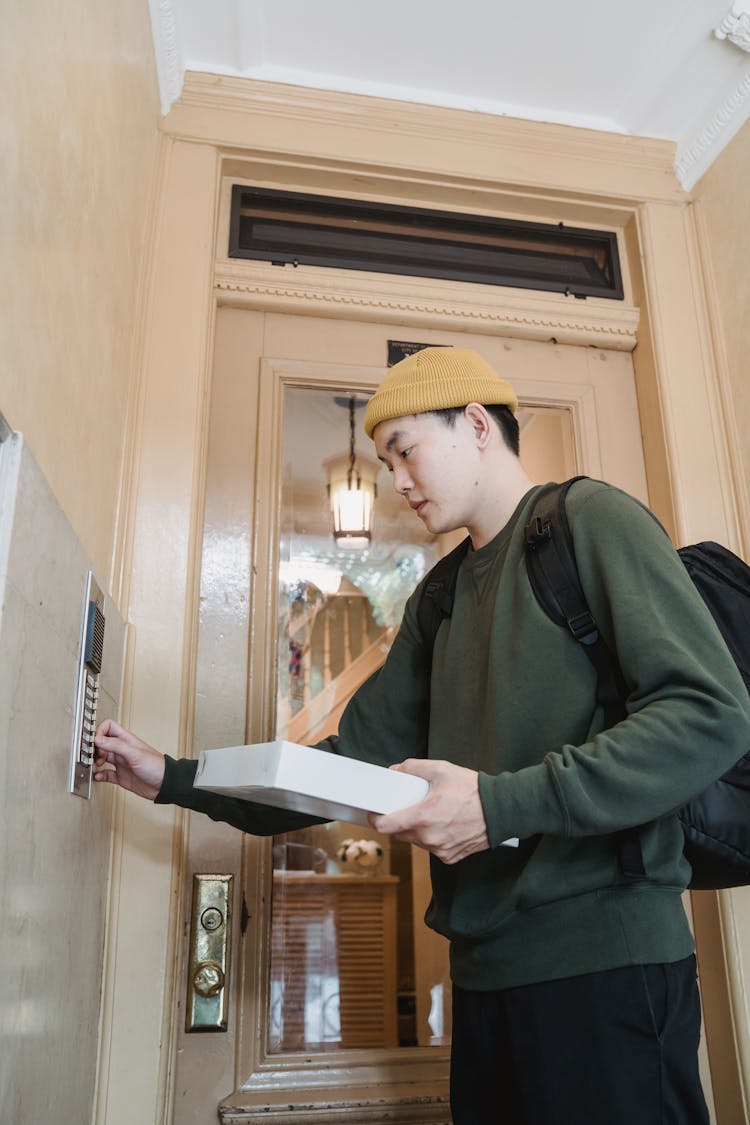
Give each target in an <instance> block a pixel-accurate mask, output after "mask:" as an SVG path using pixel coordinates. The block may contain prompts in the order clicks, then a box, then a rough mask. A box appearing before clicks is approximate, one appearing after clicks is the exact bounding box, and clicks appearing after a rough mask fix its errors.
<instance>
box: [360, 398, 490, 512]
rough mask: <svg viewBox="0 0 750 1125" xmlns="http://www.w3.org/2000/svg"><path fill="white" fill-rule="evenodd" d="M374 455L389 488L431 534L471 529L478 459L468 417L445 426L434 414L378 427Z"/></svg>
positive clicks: (409, 417)
mask: <svg viewBox="0 0 750 1125" xmlns="http://www.w3.org/2000/svg"><path fill="white" fill-rule="evenodd" d="M373 440H374V442H375V451H376V453H377V455H378V457H379V458H380V460H381V461H382V462H383V463H384V464H385V465H386V466H387V468H388V470H389V472H390V473H391V474H392V478H393V487H394V489H395V491H396V492H398V493H400V494H401V495H402V496H404V497H405V499H406V500H407V501H408V503H409V506H410V507H411V508H412V510H413V511H415V512H416V514H417V515H418V516H419V518H420V519H421V520H422V522H423V523H424V525H425V527H426V528H427V530H428V531H430V532H432V533H433V534H437V533H439V532H446V531H454V530H455V529H456V528H458V527H470V526H471V524H472V522H473V513H474V506H475V505H476V504H477V503H478V498H479V495H480V489H479V470H480V465H479V458H478V452H477V447H476V441H475V434H474V427H473V425H472V423H471V421H470V420H469V419H468V418H467V417H466V415H465V414H464V415H459V416H457V417H456V420H455V425H454V426H448V425H446V423H445V422H444V421H442V420H441V419H440V418H438V417H436V416H435V415H434V414H412V415H407V416H406V417H403V418H390V419H388V420H386V421H385V422H380V423H379V425H378V426H376V427H375V432H374V434H373Z"/></svg>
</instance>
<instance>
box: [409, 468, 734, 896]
mask: <svg viewBox="0 0 750 1125" xmlns="http://www.w3.org/2000/svg"><path fill="white" fill-rule="evenodd" d="M580 479H581V478H580V477H573V478H572V480H569V481H565V482H564V483H563V484H556V485H550V486H549V487H548V488H546V489H544V490H543V491H542V492H540V494H539V496H538V497H537V499H536V502H535V504H534V507H533V509H532V512H531V517H530V519H529V522H528V524H527V526H526V529H525V534H526V565H527V568H528V573H529V580H530V582H531V586H532V589H533V591H534V594H535V595H536V598H537V600H538V602H539V604H540V605H541V607H542V609H543V610H544V611H545V613H546V614H547V615H548V617H550V618H551V620H552V621H554V622H555V623H556V624H557V625H560V626H562V627H563V628H566V629H569V630H570V632H571V633H572V635H573V637H574V638H575V639H576V641H578V643H579V644H581V645H583V649H584V652H585V653H586V655H587V656H588V658H589V659H590V660H591V662H592V664H593V665H594V667H595V668H596V672H597V692H596V698H597V701H598V702H599V703H600V704H601V705H602V707H603V708H604V715H605V724H606V726H613V725H614V724H615V723H616V722H618V721H619V720H620V718H622V716H623V714H624V707H623V700H624V698H625V685H624V682H623V680H622V675H621V673H620V669H619V667H618V664H617V661H616V659H615V657H614V656H613V654H612V653H611V652H610V650H609V649H608V647H607V645H606V643H605V641H604V639H603V638H602V636H601V634H600V633H599V630H598V628H597V625H596V622H595V620H594V618H593V616H592V614H591V611H590V610H589V607H588V605H587V604H586V598H585V596H584V593H583V590H582V588H581V583H580V579H579V577H578V569H577V567H576V561H575V555H574V553H573V541H572V537H571V534H570V528H569V526H568V521H567V516H566V512H565V497H566V495H567V492H568V489H569V488H570V486H571V484H573V483H574V481H576V480H580ZM468 548H469V540H468V539H465V540H464V541H463V542H462V543H460V544H459V545H458V547H456V548H455V549H454V550H453V551H451V553H450V554H448V555H446V556H445V557H444V558H442V559H440V561H439V562H438V563H437V564H436V565H435V566H434V567H433V568H432V570H431V571H430V573H429V574H428V576H427V581H426V582H425V586H424V590H423V593H422V597H421V599H420V603H419V606H418V608H417V618H418V621H419V626H420V629H421V632H422V636H423V638H424V641H425V644H426V646H427V650H428V653H429V654H430V656H431V653H432V647H433V644H434V640H435V636H436V634H437V631H438V628H439V626H440V622H441V621H442V620H443V619H444V618H445V617H448V616H450V613H451V610H452V608H453V597H454V594H455V589H456V577H457V574H458V569H459V567H460V565H461V562H462V560H463V558H464V556H465V554H466V552H467V550H468ZM678 554H679V556H680V558H681V560H682V562H683V564H684V566H685V569H686V570H687V572H688V574H689V575H690V578H691V579H692V581H693V584H694V585H695V587H696V589H697V590H698V592H699V593H700V595H701V597H702V598H703V600H704V602H705V603H706V605H707V606H708V609H709V610H710V612H711V614H712V616H713V618H714V620H715V621H716V624H717V625H718V627H719V630H720V631H721V634H722V636H723V638H724V640H725V642H726V645H727V647H728V649H729V651H730V652H731V654H732V657H733V658H734V661H735V663H736V664H737V667H738V669H739V671H740V673H741V675H742V678H743V680H744V682H745V686H746V687H747V688H748V690H750V567H748V566H747V565H746V564H745V563H744V562H743V561H742V560H741V559H739V558H738V557H737V556H736V555H734V554H732V552H731V551H728V550H727V549H726V548H725V547H722V546H720V545H719V544H718V543H697V544H695V545H694V546H691V547H682V548H680V550H679V551H678ZM679 817H680V820H681V822H682V827H683V831H684V834H685V848H684V850H685V856H686V858H687V859H688V861H689V863H690V865H691V867H692V876H691V879H690V887H691V888H693V889H694V890H695V889H703V890H709V889H710V890H718V889H719V888H722V887H740V886H745V885H747V884H750V750H748V752H747V753H746V754H745V755H744V756H743V757H742V758H741V759H740V760H739V762H737V764H736V765H734V766H733V767H732V768H731V769H730V770H728V771H727V773H725V774H724V775H723V776H722V777H720V778H719V780H718V781H715V782H714V783H713V784H712V785H709V787H708V788H707V789H706V790H704V792H703V793H701V794H699V795H698V796H697V797H695V798H694V799H693V800H692V801H689V802H688V804H686V805H685V806H683V808H682V809H680V812H679ZM619 858H620V865H621V867H622V870H623V873H624V874H625V875H626V877H628V878H630V879H638V878H640V877H642V876H643V874H644V869H643V857H642V855H641V849H640V843H639V841H638V834H637V829H636V830H628V831H626V832H623V833H621V834H620V847H619Z"/></svg>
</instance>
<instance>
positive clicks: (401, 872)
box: [268, 387, 575, 1053]
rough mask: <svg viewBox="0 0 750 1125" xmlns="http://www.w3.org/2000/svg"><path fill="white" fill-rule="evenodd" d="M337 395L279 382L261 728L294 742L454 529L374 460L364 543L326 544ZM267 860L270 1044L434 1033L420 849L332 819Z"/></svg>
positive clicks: (381, 653) (355, 674)
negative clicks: (272, 653) (266, 710)
mask: <svg viewBox="0 0 750 1125" xmlns="http://www.w3.org/2000/svg"><path fill="white" fill-rule="evenodd" d="M350 397H351V396H348V395H343V396H342V395H340V394H339V393H337V392H334V391H324V390H315V389H309V388H299V387H287V388H286V389H285V392H284V431H283V442H282V456H283V473H282V495H281V498H280V501H281V508H280V512H281V518H280V553H279V560H280V563H279V565H280V571H279V603H278V649H277V651H278V661H277V670H276V683H277V699H276V704H277V706H276V713H277V724H276V736H277V737H278V738H285V739H287V740H289V741H291V742H298V743H302V744H305V745H312V744H314V743H316V742H319V741H320V740H321V739H323V738H325V737H327V736H328V735H329V734H332V733H335V732H336V730H337V727H338V721H339V718H340V716H341V713H342V711H343V709H344V707H345V706H346V703H347V702H348V700H349V699H350V698H351V696H352V695H353V693H354V692H355V691H356V689H357V687H358V686H359V685H360V684H361V683H363V682H364V680H365V679H367V677H368V676H370V675H371V674H372V673H373V672H374V671H375V670H376V669H377V668H378V667H379V666H380V664H382V662H383V660H384V659H385V655H386V653H387V651H388V647H389V646H390V644H391V642H392V640H393V637H394V635H395V632H396V630H397V628H398V625H399V623H400V620H401V615H402V612H403V607H404V604H405V602H406V599H407V598H408V596H409V595H410V594H411V592H412V591H413V589H414V587H415V586H416V584H417V583H418V582H419V580H420V579H421V578H422V577H423V575H424V574H425V573H426V571H427V570H428V569H429V568H430V567H431V566H432V565H433V564H434V563H435V562H436V561H437V559H438V558H439V557H440V556H441V555H442V554H444V553H445V551H446V550H447V549H449V548H450V547H451V546H452V545H453V543H454V542H457V541H458V540H459V539H460V538H461V537H462V534H463V533H457V534H456V535H455V536H454V537H452V538H451V539H450V540H448V541H444V542H441V541H439V540H438V539H437V538H436V537H435V536H433V535H431V534H430V533H429V532H427V531H426V529H425V528H424V526H423V525H422V523H421V521H419V520H418V519H417V518H415V517H414V515H413V513H411V512H410V511H409V509H408V507H407V505H406V504H405V502H404V500H403V498H402V497H399V496H396V494H395V493H394V492H393V489H392V487H391V482H390V477H389V475H388V473H387V472H386V470H385V469H384V468H382V466H381V467H380V471H377V479H376V484H377V497H376V500H375V504H374V517H373V528H372V538H371V540H370V542H369V543H365V544H364V545H360V546H355V547H352V546H345V545H341V543H340V542H335V541H334V538H333V522H332V513H331V507H330V503H329V496H328V493H327V487H326V486H327V477H328V476H329V474H331V473H332V469H331V466H332V464H334V463H335V461H336V460H337V457H338V455H342V456H343V457H345V459H347V458H348V461H349V463H350V462H351V456H350V453H351V450H350V411H351V405H350ZM355 399H356V400H358V401H357V403H356V405H355V407H354V413H355V435H356V439H355V440H356V448H355V471H356V469H358V468H361V470H362V472H363V474H364V471H365V468H366V466H365V465H364V464H363V462H365V461H367V460H368V459H369V460H372V458H373V448H372V445H371V443H370V442H369V441H368V440H367V439H366V438H365V436H364V433H363V431H362V417H363V411H364V403H365V396H364V395H357V396H355ZM519 420H520V421H521V425H522V432H523V435H524V436H523V437H522V446H523V441H524V439H526V446H527V450H528V460H527V462H526V466H527V471H529V472H530V473H531V474H532V475H533V476H534V478H535V479H537V480H545V479H562V478H563V476H564V475H570V473H572V472H574V471H575V466H574V464H573V462H574V456H573V442H572V428H571V425H570V417H569V415H568V414H567V412H566V411H562V410H546V409H541V408H536V409H534V410H524V411H521V413H520V419H519ZM525 456H526V455H525ZM375 469H376V470H377V463H376V466H375ZM407 756H408V748H404V757H407ZM273 869H274V870H273V903H272V940H271V988H270V1003H269V1012H268V1033H269V1048H270V1050H271V1051H272V1052H273V1053H283V1052H296V1051H304V1052H306V1053H309V1052H318V1051H330V1050H340V1049H351V1048H363V1049H365V1048H366V1049H372V1048H375V1047H395V1046H404V1047H410V1046H431V1045H435V1046H437V1045H439V1046H444V1045H446V1044H447V1043H448V1042H449V1031H450V983H449V973H448V947H447V943H446V942H445V940H444V939H443V938H441V937H439V936H438V935H436V934H434V933H432V932H431V931H429V930H428V929H427V928H426V927H425V925H424V922H423V920H422V919H423V915H424V912H425V909H426V907H427V904H428V902H429V894H430V891H429V863H428V857H427V855H426V853H424V852H423V851H421V850H420V849H417V848H412V847H411V846H410V845H407V844H402V843H399V842H398V841H394V840H391V839H390V838H388V837H383V836H379V835H378V834H377V833H375V832H374V831H373V830H372V829H370V828H364V827H362V826H360V825H349V824H344V823H341V822H335V823H330V824H325V825H320V826H316V827H313V828H309V829H303V830H301V831H297V832H290V833H286V834H284V835H283V836H276V837H275V838H274V841H273Z"/></svg>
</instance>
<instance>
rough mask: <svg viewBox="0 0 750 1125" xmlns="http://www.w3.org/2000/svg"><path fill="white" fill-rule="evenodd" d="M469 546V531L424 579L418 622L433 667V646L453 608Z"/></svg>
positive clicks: (418, 607) (429, 663)
mask: <svg viewBox="0 0 750 1125" xmlns="http://www.w3.org/2000/svg"><path fill="white" fill-rule="evenodd" d="M470 546H471V539H470V538H469V537H468V535H467V537H466V538H465V539H464V540H462V541H461V542H460V543H459V544H458V546H457V547H454V548H453V550H452V551H450V552H449V553H448V554H447V555H444V556H443V558H442V559H439V560H438V561H437V562H436V563H435V565H434V566H433V568H432V570H431V571H430V572H429V574H428V575H427V578H426V580H425V584H424V588H423V590H422V594H421V597H420V599H419V605H418V606H417V622H418V624H419V630H420V632H421V634H422V639H423V641H424V646H425V653H426V662H427V665H428V667H432V650H433V647H434V645H435V637H436V636H437V631H438V629H439V628H440V623H441V621H443V620H444V619H445V618H446V617H450V615H451V613H452V612H453V599H454V597H455V595H456V579H457V578H458V569H459V567H460V566H461V563H462V562H463V560H464V558H465V556H466V553H467V551H468V550H469V547H470Z"/></svg>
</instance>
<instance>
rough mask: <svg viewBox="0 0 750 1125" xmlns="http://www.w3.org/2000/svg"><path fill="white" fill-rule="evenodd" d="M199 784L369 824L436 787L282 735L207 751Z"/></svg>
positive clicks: (200, 762)
mask: <svg viewBox="0 0 750 1125" xmlns="http://www.w3.org/2000/svg"><path fill="white" fill-rule="evenodd" d="M193 785H194V787H195V788H196V789H207V790H209V791H210V792H211V793H223V794H224V795H225V796H227V797H239V798H240V799H241V800H245V801H258V802H259V803H260V804H262V805H275V806H276V807H277V808H282V809H293V810H294V811H295V812H302V813H309V814H310V816H320V817H324V818H325V819H326V820H343V821H344V822H345V823H346V824H363V825H365V826H367V825H368V824H369V821H368V819H367V814H368V812H375V813H389V812H396V810H397V809H404V808H407V806H409V805H416V804H417V803H418V802H419V801H421V800H423V799H424V798H425V797H426V796H427V791H428V790H429V788H430V786H429V782H427V781H425V779H424V778H423V777H415V776H414V774H410V773H399V772H398V771H397V770H389V769H385V768H384V767H383V766H373V765H371V764H370V763H369V762H359V761H357V760H356V759H355V758H344V757H340V756H339V755H338V754H329V753H327V752H326V751H325V750H316V749H315V748H314V747H312V746H300V745H299V744H298V743H296V742H284V741H283V740H281V739H278V740H277V741H276V742H258V743H255V744H254V745H252V746H225V747H223V748H222V749H221V750H202V751H201V754H200V757H199V758H198V769H197V771H196V774H195V781H194V782H193ZM503 844H504V845H505V846H507V847H511V848H515V847H518V840H517V839H516V838H515V837H514V838H512V839H510V840H504V841H503Z"/></svg>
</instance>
